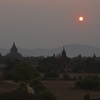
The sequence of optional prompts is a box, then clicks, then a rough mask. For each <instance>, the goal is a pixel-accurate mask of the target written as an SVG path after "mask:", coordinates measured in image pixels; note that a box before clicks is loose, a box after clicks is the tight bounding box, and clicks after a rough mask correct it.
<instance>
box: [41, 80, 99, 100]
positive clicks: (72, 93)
mask: <svg viewBox="0 0 100 100" xmlns="http://www.w3.org/2000/svg"><path fill="white" fill-rule="evenodd" d="M42 83H43V84H44V85H45V86H46V87H48V88H50V89H51V90H52V92H53V93H54V94H55V95H56V97H57V98H58V100H83V97H84V96H85V95H86V94H87V93H90V97H91V99H95V98H100V91H90V90H82V89H73V87H74V83H75V81H42Z"/></svg>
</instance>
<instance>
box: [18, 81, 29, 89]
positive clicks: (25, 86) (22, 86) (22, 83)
mask: <svg viewBox="0 0 100 100" xmlns="http://www.w3.org/2000/svg"><path fill="white" fill-rule="evenodd" d="M17 90H27V85H26V83H24V82H21V83H19V86H18V88H17Z"/></svg>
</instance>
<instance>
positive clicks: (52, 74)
mask: <svg viewBox="0 0 100 100" xmlns="http://www.w3.org/2000/svg"><path fill="white" fill-rule="evenodd" d="M58 77H59V74H58V73H57V72H54V71H52V72H47V73H46V74H45V75H44V78H45V79H54V78H58Z"/></svg>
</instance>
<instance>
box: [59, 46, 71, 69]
mask: <svg viewBox="0 0 100 100" xmlns="http://www.w3.org/2000/svg"><path fill="white" fill-rule="evenodd" d="M59 61H60V63H61V66H62V68H65V69H66V70H68V68H69V66H70V59H69V58H68V57H67V56H66V51H65V48H64V47H63V51H62V55H61V57H60V58H59Z"/></svg>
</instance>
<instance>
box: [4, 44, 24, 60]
mask: <svg viewBox="0 0 100 100" xmlns="http://www.w3.org/2000/svg"><path fill="white" fill-rule="evenodd" d="M6 56H7V57H11V58H12V59H21V58H22V55H21V54H20V53H19V52H18V49H17V47H16V45H15V42H14V43H13V46H12V47H11V49H10V53H9V54H7V55H6Z"/></svg>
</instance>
